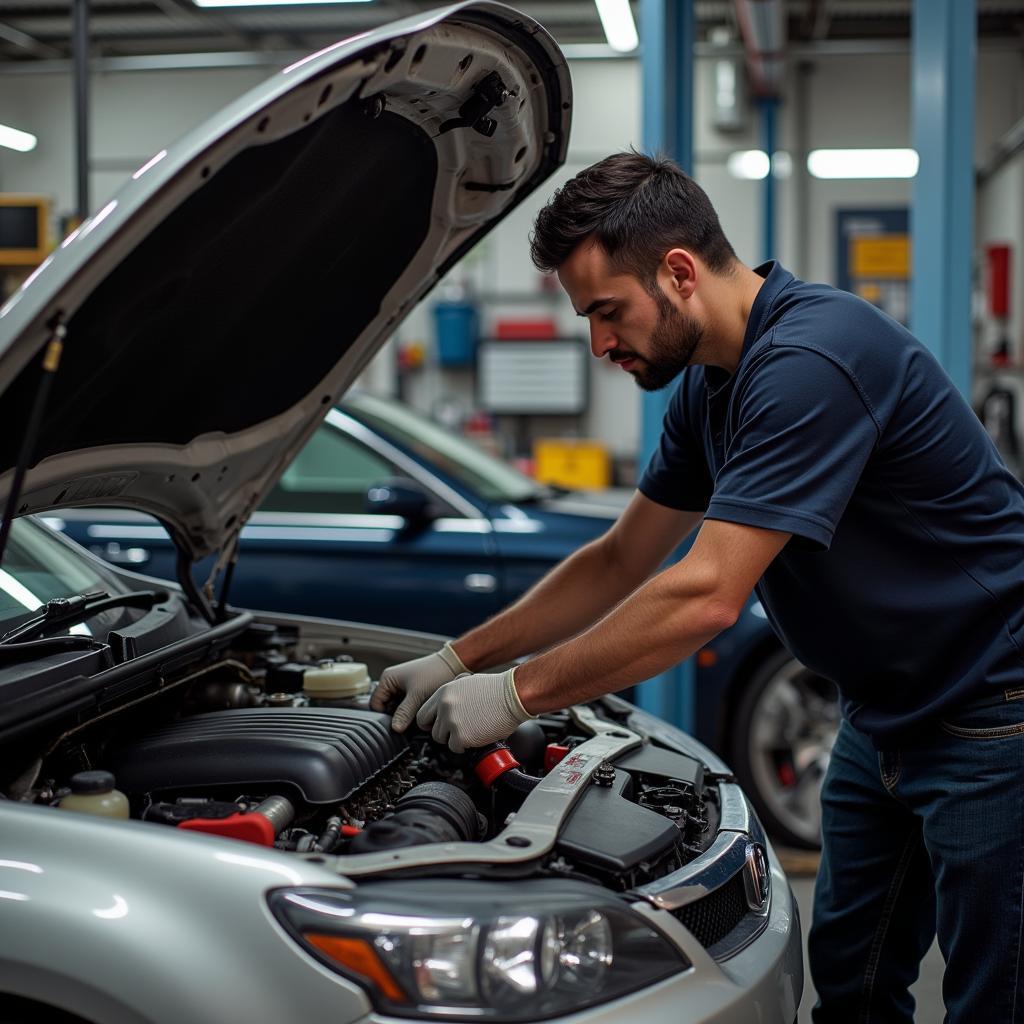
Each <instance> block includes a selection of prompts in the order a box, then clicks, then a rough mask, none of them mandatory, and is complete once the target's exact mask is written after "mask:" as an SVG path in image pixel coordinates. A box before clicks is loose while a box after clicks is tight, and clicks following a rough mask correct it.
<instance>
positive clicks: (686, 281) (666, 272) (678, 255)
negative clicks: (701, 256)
mask: <svg viewBox="0 0 1024 1024" xmlns="http://www.w3.org/2000/svg"><path fill="white" fill-rule="evenodd" d="M697 270H698V268H697V261H696V259H694V257H693V254H692V253H691V252H689V251H688V250H687V249H669V251H668V252H667V253H665V255H664V256H663V257H662V260H661V265H660V266H659V268H658V276H659V277H660V278H662V280H663V283H664V285H665V286H666V288H668V290H669V291H674V292H675V293H676V294H677V295H678V296H679V297H680V298H681V299H683V300H684V301H685V300H686V299H689V298H690V296H691V295H692V294H693V291H694V289H695V288H696V287H697Z"/></svg>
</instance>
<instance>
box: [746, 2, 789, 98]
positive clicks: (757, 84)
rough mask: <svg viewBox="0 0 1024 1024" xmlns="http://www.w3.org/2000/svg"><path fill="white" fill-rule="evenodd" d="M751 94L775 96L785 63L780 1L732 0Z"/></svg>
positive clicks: (780, 84) (780, 88)
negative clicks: (751, 87)
mask: <svg viewBox="0 0 1024 1024" xmlns="http://www.w3.org/2000/svg"><path fill="white" fill-rule="evenodd" d="M734 4H735V10H736V21H737V23H738V24H739V27H740V34H741V35H742V36H743V45H744V49H745V51H746V56H747V69H748V71H749V72H750V82H751V85H752V86H753V88H754V92H755V93H756V94H757V95H758V96H761V97H777V96H778V95H779V93H780V92H781V90H782V78H783V74H784V72H785V63H786V12H785V7H784V2H783V0H734Z"/></svg>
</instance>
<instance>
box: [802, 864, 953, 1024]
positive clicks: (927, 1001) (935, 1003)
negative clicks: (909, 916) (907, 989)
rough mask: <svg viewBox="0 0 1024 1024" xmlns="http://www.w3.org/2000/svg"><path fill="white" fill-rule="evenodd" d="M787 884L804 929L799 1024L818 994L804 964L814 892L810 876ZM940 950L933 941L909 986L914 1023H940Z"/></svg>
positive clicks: (807, 1021) (804, 1022) (805, 1019)
mask: <svg viewBox="0 0 1024 1024" xmlns="http://www.w3.org/2000/svg"><path fill="white" fill-rule="evenodd" d="M790 885H792V887H793V894H794V895H795V896H796V901H797V904H798V905H799V907H800V920H801V922H802V927H803V933H804V995H803V999H802V1000H801V1001H800V1014H799V1016H798V1017H797V1021H798V1024H810V1020H811V1007H812V1006H814V1003H815V1001H816V1000H817V996H816V995H815V992H814V985H813V984H812V983H811V974H810V970H809V969H808V967H807V930H808V928H810V924H811V902H812V899H813V893H814V879H813V878H810V877H791V878H790ZM942 967H943V964H942V954H941V953H940V952H939V947H938V945H937V944H935V943H933V944H932V948H931V949H930V950H929V951H928V955H927V956H926V957H925V958H924V961H923V963H922V964H921V975H920V977H919V978H918V979H917V984H916V985H914V987H913V988H912V989H911V992H912V993H913V996H914V999H915V1001H916V1002H917V1012H916V1013H915V1015H914V1021H915V1024H942V1018H943V1014H944V1012H945V1011H944V1010H943V1006H942Z"/></svg>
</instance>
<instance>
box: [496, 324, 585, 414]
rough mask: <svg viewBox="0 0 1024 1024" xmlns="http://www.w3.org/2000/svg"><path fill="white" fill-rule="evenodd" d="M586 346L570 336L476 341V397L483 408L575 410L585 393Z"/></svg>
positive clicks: (579, 410)
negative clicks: (527, 339)
mask: <svg viewBox="0 0 1024 1024" xmlns="http://www.w3.org/2000/svg"><path fill="white" fill-rule="evenodd" d="M588 354H589V353H588V348H587V344H586V342H584V341H580V340H578V339H575V338H552V339H551V340H550V341H532V340H531V341H505V340H501V341H497V340H494V339H491V338H484V339H483V340H481V342H480V344H479V346H478V347H477V400H478V401H479V403H480V405H481V406H482V407H483V408H484V409H486V410H487V411H488V412H493V413H498V414H499V415H500V414H509V415H515V416H579V415H581V414H582V413H584V412H586V409H587V402H588V398H589V387H588V379H587V378H588V370H589V365H588V362H587V358H588Z"/></svg>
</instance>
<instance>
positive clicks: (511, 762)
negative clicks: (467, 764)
mask: <svg viewBox="0 0 1024 1024" xmlns="http://www.w3.org/2000/svg"><path fill="white" fill-rule="evenodd" d="M518 767H519V762H518V761H517V760H516V758H515V755H514V754H513V753H512V751H511V750H509V749H508V747H506V746H504V744H503V745H501V746H496V747H495V748H494V749H493V750H491V751H488V752H487V753H486V754H484V756H483V757H481V758H480V760H479V761H477V763H476V764H475V765H474V766H473V770H474V771H475V772H476V777H477V778H478V779H479V780H480V781H481V782H482V783H483V784H484V785H485V786H488V787H490V786H493V785H494V780H495V779H497V778H498V776H500V775H504V774H505V772H507V771H509V770H510V769H512V768H518Z"/></svg>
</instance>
